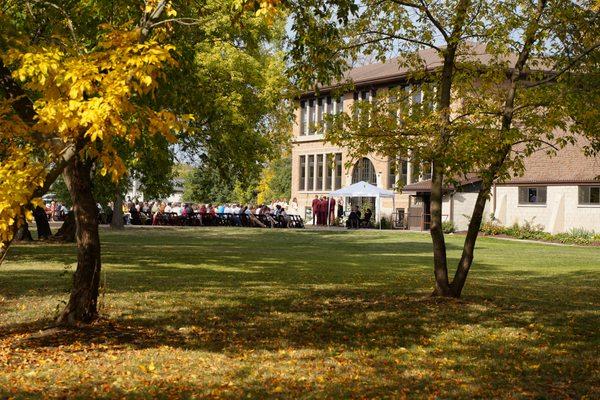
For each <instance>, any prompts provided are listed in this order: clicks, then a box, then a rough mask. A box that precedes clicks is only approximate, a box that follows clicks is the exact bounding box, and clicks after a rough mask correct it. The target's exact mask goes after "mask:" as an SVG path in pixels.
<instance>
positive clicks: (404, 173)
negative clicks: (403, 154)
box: [400, 160, 408, 186]
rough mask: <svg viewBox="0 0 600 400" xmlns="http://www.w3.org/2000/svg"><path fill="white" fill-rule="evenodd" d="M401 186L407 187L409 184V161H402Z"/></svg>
mask: <svg viewBox="0 0 600 400" xmlns="http://www.w3.org/2000/svg"><path fill="white" fill-rule="evenodd" d="M400 184H401V185H402V186H406V185H407V184H408V160H402V171H401V172H400Z"/></svg>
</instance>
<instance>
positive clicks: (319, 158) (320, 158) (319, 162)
mask: <svg viewBox="0 0 600 400" xmlns="http://www.w3.org/2000/svg"><path fill="white" fill-rule="evenodd" d="M315 190H323V154H317V186H316V188H315Z"/></svg>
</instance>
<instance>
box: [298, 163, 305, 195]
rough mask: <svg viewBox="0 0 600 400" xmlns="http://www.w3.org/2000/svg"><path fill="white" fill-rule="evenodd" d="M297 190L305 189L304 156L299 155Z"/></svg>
mask: <svg viewBox="0 0 600 400" xmlns="http://www.w3.org/2000/svg"><path fill="white" fill-rule="evenodd" d="M298 189H299V190H306V156H300V184H299V188H298Z"/></svg>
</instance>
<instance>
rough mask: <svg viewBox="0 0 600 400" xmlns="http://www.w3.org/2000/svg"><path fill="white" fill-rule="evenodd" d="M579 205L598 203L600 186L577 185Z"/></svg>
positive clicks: (599, 202)
mask: <svg viewBox="0 0 600 400" xmlns="http://www.w3.org/2000/svg"><path fill="white" fill-rule="evenodd" d="M579 204H580V205H600V186H579Z"/></svg>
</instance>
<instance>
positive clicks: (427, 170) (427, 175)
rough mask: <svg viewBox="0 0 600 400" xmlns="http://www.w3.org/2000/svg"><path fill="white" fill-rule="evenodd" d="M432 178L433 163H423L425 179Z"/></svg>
mask: <svg viewBox="0 0 600 400" xmlns="http://www.w3.org/2000/svg"><path fill="white" fill-rule="evenodd" d="M429 179H431V163H429V162H427V163H423V180H424V181H426V180H429Z"/></svg>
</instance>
